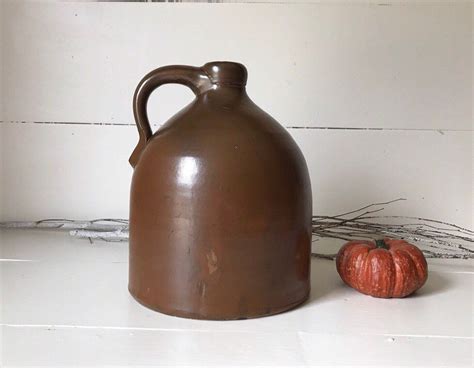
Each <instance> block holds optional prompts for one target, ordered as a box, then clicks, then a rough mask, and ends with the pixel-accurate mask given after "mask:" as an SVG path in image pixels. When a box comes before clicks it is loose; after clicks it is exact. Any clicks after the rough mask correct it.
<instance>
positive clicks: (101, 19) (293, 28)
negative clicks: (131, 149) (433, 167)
mask: <svg viewBox="0 0 474 368" xmlns="http://www.w3.org/2000/svg"><path fill="white" fill-rule="evenodd" d="M4 7H5V10H6V12H5V14H4V16H3V22H2V23H4V30H5V37H6V38H5V40H6V41H5V43H4V44H3V45H2V47H3V48H4V50H5V55H4V63H5V69H4V75H3V76H4V79H5V80H4V87H5V114H4V117H3V119H4V120H8V121H68V122H69V121H72V122H118V123H131V122H132V115H131V108H130V106H131V96H132V93H133V90H134V88H135V86H136V84H137V82H138V80H139V79H140V78H141V77H142V76H143V75H144V74H145V73H146V72H148V71H149V70H151V69H153V68H155V67H157V66H160V65H167V64H173V63H185V64H194V65H201V64H203V63H204V62H206V61H210V60H215V59H217V60H219V59H229V60H237V61H241V62H243V63H245V64H246V65H247V66H248V68H249V73H250V79H249V86H248V87H249V93H250V94H251V96H253V97H254V99H255V101H256V102H257V103H258V104H259V105H261V107H263V108H264V109H266V110H267V111H269V112H270V113H272V115H274V116H275V118H277V119H278V120H279V121H280V122H281V123H282V124H283V125H285V126H338V127H341V126H343V127H384V128H406V129H438V128H442V129H472V116H471V105H472V83H471V82H472V37H471V34H472V17H471V8H472V4H471V3H470V2H457V3H452V2H449V3H442V2H441V3H440V2H438V3H436V2H425V3H419V2H417V3H410V2H401V3H393V4H390V3H389V4H388V5H386V4H383V6H379V5H377V4H374V3H372V4H364V3H350V2H347V3H327V2H324V3H321V4H220V5H215V4H178V5H176V4H156V3H154V4H133V3H44V2H28V3H25V2H22V1H15V2H7V3H5V4H4ZM157 95H159V96H153V98H152V101H151V116H152V120H153V121H157V122H160V123H161V122H163V120H164V118H166V117H167V116H169V115H171V114H172V113H174V112H176V111H177V109H178V107H180V106H181V105H183V104H184V103H185V102H186V101H187V100H188V99H190V98H191V93H190V92H189V91H186V90H185V89H184V88H182V87H173V88H172V87H168V88H163V91H160V92H159V93H158V94H157Z"/></svg>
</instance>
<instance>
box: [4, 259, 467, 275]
mask: <svg viewBox="0 0 474 368" xmlns="http://www.w3.org/2000/svg"><path fill="white" fill-rule="evenodd" d="M2 262H5V263H7V262H8V263H10V262H12V263H13V262H19V263H21V262H33V263H39V262H41V263H43V262H47V263H54V262H62V263H64V262H68V261H67V260H66V261H65V260H64V259H61V260H50V259H20V258H0V263H2ZM71 262H72V263H79V264H83V263H97V261H86V260H84V261H81V260H73V261H71ZM99 263H106V264H109V263H110V264H126V263H128V261H106V262H99ZM430 273H445V274H456V275H474V271H450V270H433V269H430Z"/></svg>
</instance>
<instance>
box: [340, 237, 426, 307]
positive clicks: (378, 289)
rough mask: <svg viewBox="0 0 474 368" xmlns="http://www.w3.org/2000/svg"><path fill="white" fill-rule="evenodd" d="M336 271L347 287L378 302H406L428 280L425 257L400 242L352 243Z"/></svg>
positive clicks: (345, 246)
mask: <svg viewBox="0 0 474 368" xmlns="http://www.w3.org/2000/svg"><path fill="white" fill-rule="evenodd" d="M336 267H337V272H338V273H339V275H340V276H341V278H342V280H343V281H344V282H345V283H346V284H347V285H349V286H350V287H352V288H354V289H356V290H358V291H360V292H361V293H364V294H368V295H371V296H375V297H378V298H403V297H405V296H408V295H410V294H412V293H413V292H415V291H416V290H418V289H419V288H421V287H422V286H423V285H424V283H425V282H426V280H427V278H428V265H427V263H426V259H425V257H424V255H423V253H422V252H421V251H420V250H419V249H418V248H417V247H415V246H414V245H412V244H409V243H407V242H406V241H404V240H397V239H384V240H378V241H377V242H376V243H374V242H371V241H365V240H354V241H351V242H348V243H346V244H345V245H344V246H343V247H342V248H341V249H340V251H339V253H338V255H337V258H336Z"/></svg>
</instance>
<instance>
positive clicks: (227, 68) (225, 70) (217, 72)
mask: <svg viewBox="0 0 474 368" xmlns="http://www.w3.org/2000/svg"><path fill="white" fill-rule="evenodd" d="M202 70H203V71H204V72H205V73H206V74H207V76H208V77H209V79H210V80H211V83H212V84H213V85H218V86H219V85H222V86H235V87H244V86H245V85H246V84H247V69H246V68H245V66H244V65H242V64H240V63H235V62H230V61H211V62H209V63H206V64H204V66H203V67H202Z"/></svg>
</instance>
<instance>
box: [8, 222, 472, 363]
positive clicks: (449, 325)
mask: <svg viewBox="0 0 474 368" xmlns="http://www.w3.org/2000/svg"><path fill="white" fill-rule="evenodd" d="M0 242H1V243H0V261H1V262H0V267H1V268H0V271H1V273H0V275H1V279H0V298H1V299H0V300H1V308H2V309H1V321H0V322H1V333H0V338H1V350H0V354H1V359H0V363H1V364H0V365H1V366H19V365H34V366H39V365H46V366H54V365H56V366H71V365H72V366H87V365H98V366H104V365H108V366H114V365H115V366H116V365H134V366H138V365H168V366H169V365H181V366H182V365H187V366H221V367H222V366H265V365H269V366H313V365H327V366H329V365H377V366H382V365H383V366H387V365H390V366H404V365H411V366H433V365H437V366H438V365H444V366H472V364H473V318H472V317H473V272H474V264H473V262H471V261H452V260H451V261H447V260H444V261H443V260H431V261H429V267H430V269H429V272H430V273H429V278H428V282H427V284H426V285H425V287H424V288H423V289H421V290H420V291H419V292H418V293H417V294H416V295H415V296H413V297H410V298H406V299H394V300H384V299H375V298H371V297H368V296H364V295H362V294H359V293H357V292H356V291H354V290H351V289H350V288H348V287H346V286H345V285H344V284H343V283H342V281H341V280H340V279H339V276H338V275H337V272H336V270H335V265H334V262H332V261H325V260H317V259H313V260H312V276H311V277H312V293H311V297H310V300H309V301H308V302H307V303H305V304H304V305H303V306H301V307H299V308H297V309H295V310H292V311H290V312H287V313H283V314H280V315H276V316H271V317H266V318H259V319H251V320H240V321H225V322H218V321H198V320H189V319H183V318H177V317H171V316H167V315H164V314H160V313H156V312H153V311H150V310H148V309H146V308H144V307H143V306H141V305H139V304H138V303H137V302H135V300H134V299H133V298H132V297H131V296H130V295H129V293H128V291H127V273H128V270H127V266H128V265H127V256H128V253H127V244H126V243H104V242H95V243H94V244H92V245H91V244H90V243H89V242H87V241H84V240H78V239H73V238H70V237H69V236H68V235H67V234H64V233H56V232H43V231H18V230H16V231H3V232H0Z"/></svg>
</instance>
